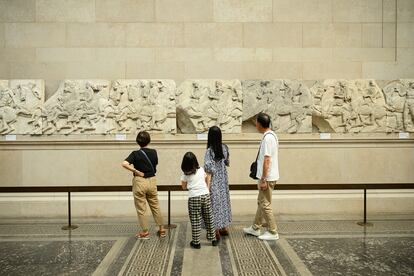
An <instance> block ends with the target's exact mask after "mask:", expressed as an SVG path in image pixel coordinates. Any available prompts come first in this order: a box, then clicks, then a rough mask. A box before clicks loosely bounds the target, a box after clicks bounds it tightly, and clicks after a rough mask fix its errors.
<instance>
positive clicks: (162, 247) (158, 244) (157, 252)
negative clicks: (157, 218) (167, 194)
mask: <svg viewBox="0 0 414 276" xmlns="http://www.w3.org/2000/svg"><path fill="white" fill-rule="evenodd" d="M179 228H180V227H177V228H176V229H170V231H169V232H168V235H167V237H165V238H159V237H157V236H156V235H152V236H151V238H150V239H149V240H136V242H135V245H134V247H133V248H132V251H131V254H130V255H129V258H128V259H127V261H126V263H125V265H124V267H123V269H122V270H121V272H120V274H121V275H166V274H167V270H168V267H169V264H170V261H171V258H172V256H171V252H172V249H173V245H174V241H175V240H176V239H177V235H176V231H179ZM150 232H151V233H154V232H156V230H155V229H150Z"/></svg>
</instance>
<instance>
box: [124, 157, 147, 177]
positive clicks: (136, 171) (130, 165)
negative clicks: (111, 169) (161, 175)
mask: <svg viewBox="0 0 414 276" xmlns="http://www.w3.org/2000/svg"><path fill="white" fill-rule="evenodd" d="M122 167H124V168H125V169H127V170H128V171H131V172H132V173H133V174H134V175H137V176H141V177H144V173H143V172H140V171H138V170H136V169H135V168H134V166H133V165H132V164H129V163H128V161H123V162H122Z"/></svg>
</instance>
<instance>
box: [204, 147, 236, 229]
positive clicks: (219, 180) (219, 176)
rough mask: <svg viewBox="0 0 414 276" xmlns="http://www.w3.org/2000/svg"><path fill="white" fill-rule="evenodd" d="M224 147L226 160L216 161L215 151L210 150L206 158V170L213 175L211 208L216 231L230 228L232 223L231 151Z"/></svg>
mask: <svg viewBox="0 0 414 276" xmlns="http://www.w3.org/2000/svg"><path fill="white" fill-rule="evenodd" d="M222 146H223V154H224V158H223V159H221V160H220V161H215V160H214V151H213V150H212V149H211V148H208V149H207V151H206V154H205V156H204V170H205V171H206V172H207V173H210V174H211V175H212V178H211V186H210V197H211V207H212V210H213V215H214V225H215V228H216V229H221V228H224V227H228V226H229V225H230V223H231V205H230V192H229V181H228V175H227V166H229V164H230V162H229V156H230V154H229V149H228V147H227V146H226V145H224V144H223V145H222Z"/></svg>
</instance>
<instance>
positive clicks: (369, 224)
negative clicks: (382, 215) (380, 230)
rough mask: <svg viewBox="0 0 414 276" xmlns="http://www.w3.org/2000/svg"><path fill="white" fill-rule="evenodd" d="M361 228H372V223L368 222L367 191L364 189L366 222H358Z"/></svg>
mask: <svg viewBox="0 0 414 276" xmlns="http://www.w3.org/2000/svg"><path fill="white" fill-rule="evenodd" d="M357 224H358V225H360V226H372V223H369V222H367V189H364V221H360V222H357Z"/></svg>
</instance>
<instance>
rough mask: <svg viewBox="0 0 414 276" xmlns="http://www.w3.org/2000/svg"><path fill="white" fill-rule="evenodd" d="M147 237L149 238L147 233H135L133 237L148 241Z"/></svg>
mask: <svg viewBox="0 0 414 276" xmlns="http://www.w3.org/2000/svg"><path fill="white" fill-rule="evenodd" d="M149 237H150V233H149V232H140V233H137V234H136V235H135V238H137V239H141V240H148V239H149Z"/></svg>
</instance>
